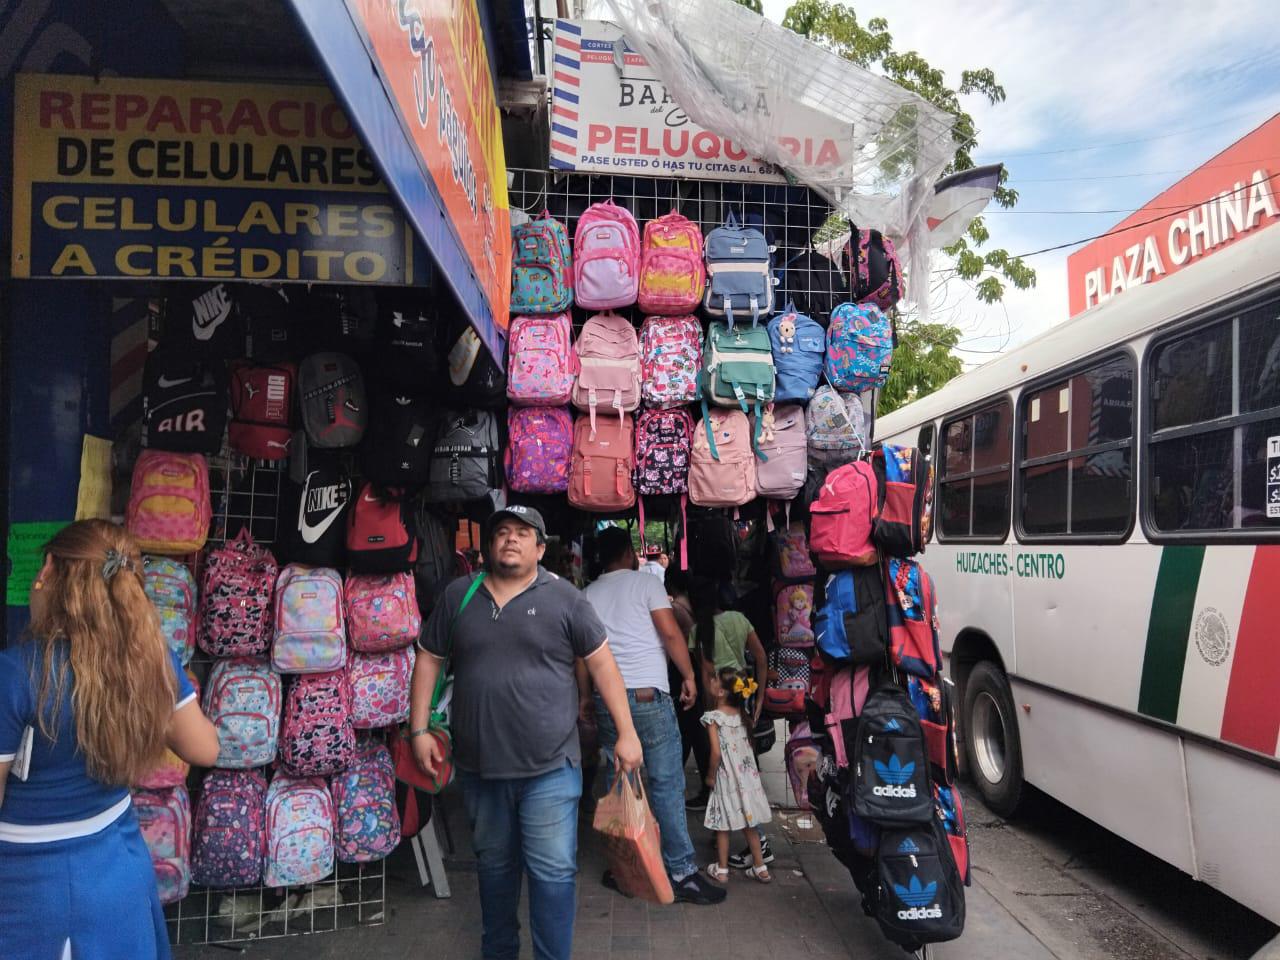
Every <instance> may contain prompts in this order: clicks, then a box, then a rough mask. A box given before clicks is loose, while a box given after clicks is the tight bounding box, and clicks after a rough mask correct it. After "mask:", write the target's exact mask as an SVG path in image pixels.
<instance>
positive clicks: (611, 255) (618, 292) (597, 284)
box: [573, 200, 640, 310]
mask: <svg viewBox="0 0 1280 960" xmlns="http://www.w3.org/2000/svg"><path fill="white" fill-rule="evenodd" d="M639 274H640V230H639V228H638V227H637V226H636V218H635V217H633V216H632V215H631V212H630V211H628V210H624V209H623V208H622V207H620V206H618V205H617V204H616V203H614V202H613V201H612V200H605V201H604V202H603V203H593V204H592V205H591V206H589V207H587V209H586V212H585V213H583V214H582V216H581V217H579V218H578V228H577V229H576V230H575V231H574V234H573V297H574V300H576V301H577V304H578V306H580V307H582V309H584V310H611V309H613V308H614V307H626V306H630V305H631V304H633V303H635V302H636V293H637V290H638V286H639V280H640V276H639Z"/></svg>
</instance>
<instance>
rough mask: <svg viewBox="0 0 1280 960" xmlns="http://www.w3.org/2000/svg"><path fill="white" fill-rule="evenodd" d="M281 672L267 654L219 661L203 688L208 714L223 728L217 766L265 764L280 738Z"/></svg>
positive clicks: (220, 731)
mask: <svg viewBox="0 0 1280 960" xmlns="http://www.w3.org/2000/svg"><path fill="white" fill-rule="evenodd" d="M280 700H281V696H280V674H278V673H276V672H275V671H274V670H272V669H271V664H269V663H268V662H267V661H266V659H265V658H259V657H242V658H240V659H236V660H219V661H218V662H217V663H215V664H214V665H213V671H212V672H211V673H210V674H209V682H208V684H207V685H206V686H205V690H204V713H205V716H207V717H208V718H209V720H210V722H212V723H213V725H214V726H215V727H216V728H217V730H218V745H219V747H218V763H217V766H219V767H225V768H229V769H235V770H247V769H249V768H250V767H261V766H265V765H266V764H268V763H270V762H271V761H272V760H274V759H275V758H276V746H277V744H278V743H279V739H280Z"/></svg>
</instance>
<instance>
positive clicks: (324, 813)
mask: <svg viewBox="0 0 1280 960" xmlns="http://www.w3.org/2000/svg"><path fill="white" fill-rule="evenodd" d="M266 811H267V815H266V819H267V842H266V850H265V855H264V857H263V862H262V883H263V885H264V886H267V887H292V886H298V885H300V884H304V883H316V882H318V881H320V880H323V879H324V878H325V877H327V876H328V875H329V874H331V873H333V831H334V813H333V797H332V796H330V794H329V787H328V786H327V785H326V784H325V781H324V778H323V777H291V776H289V775H287V774H284V773H277V774H276V775H275V777H273V778H272V780H271V786H269V787H267V799H266Z"/></svg>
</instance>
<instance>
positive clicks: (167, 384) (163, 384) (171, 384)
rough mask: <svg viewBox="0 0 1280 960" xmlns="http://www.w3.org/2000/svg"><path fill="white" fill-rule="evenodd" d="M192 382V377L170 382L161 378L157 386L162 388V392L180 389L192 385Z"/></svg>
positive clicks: (165, 378) (166, 378)
mask: <svg viewBox="0 0 1280 960" xmlns="http://www.w3.org/2000/svg"><path fill="white" fill-rule="evenodd" d="M190 382H191V378H190V377H179V378H178V379H177V380H170V379H169V378H168V377H161V378H160V379H159V380H157V381H156V385H157V386H158V387H160V388H161V389H162V390H167V389H168V388H169V387H180V386H182V385H183V384H184V383H190Z"/></svg>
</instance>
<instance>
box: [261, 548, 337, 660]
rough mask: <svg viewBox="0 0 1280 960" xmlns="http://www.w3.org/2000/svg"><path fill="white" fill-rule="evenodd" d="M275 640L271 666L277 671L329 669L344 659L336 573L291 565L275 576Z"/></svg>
mask: <svg viewBox="0 0 1280 960" xmlns="http://www.w3.org/2000/svg"><path fill="white" fill-rule="evenodd" d="M275 609H276V615H275V621H276V638H275V642H274V643H273V644H272V646H271V665H272V666H273V667H275V669H276V671H277V672H278V673H329V672H331V671H334V670H341V669H342V667H343V666H344V665H345V664H346V662H347V631H346V617H345V615H344V612H343V603H342V576H341V574H339V573H338V571H337V570H331V569H329V568H328V567H305V566H303V565H302V564H298V563H291V564H289V565H288V566H287V567H285V568H284V569H283V570H281V571H280V576H279V578H277V580H276V608H275Z"/></svg>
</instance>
